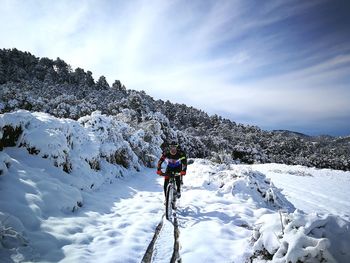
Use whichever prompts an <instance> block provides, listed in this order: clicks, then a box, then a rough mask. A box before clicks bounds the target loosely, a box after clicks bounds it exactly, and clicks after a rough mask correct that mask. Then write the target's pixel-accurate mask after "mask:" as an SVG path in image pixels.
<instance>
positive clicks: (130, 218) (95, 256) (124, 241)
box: [44, 170, 163, 262]
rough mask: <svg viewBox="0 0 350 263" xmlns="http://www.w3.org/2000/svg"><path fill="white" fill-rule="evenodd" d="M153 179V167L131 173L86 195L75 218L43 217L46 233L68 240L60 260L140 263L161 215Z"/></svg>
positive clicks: (154, 179)
mask: <svg viewBox="0 0 350 263" xmlns="http://www.w3.org/2000/svg"><path fill="white" fill-rule="evenodd" d="M156 179H157V177H156V176H155V175H154V170H145V171H143V172H141V173H136V174H134V175H130V176H128V177H127V178H124V179H123V178H122V179H120V182H116V183H115V184H113V185H109V186H105V187H102V188H101V189H100V190H99V193H98V194H96V193H93V194H92V195H91V196H89V197H88V196H86V197H85V203H86V206H85V207H84V208H83V209H82V210H81V212H80V213H79V214H78V215H77V216H76V217H74V218H66V219H62V218H49V219H48V220H46V221H45V224H44V227H45V226H46V229H47V231H48V232H49V233H51V234H52V235H54V236H58V237H60V238H63V237H64V236H69V237H70V239H71V242H72V244H68V245H66V246H64V247H63V249H62V250H63V251H62V252H63V253H64V255H65V257H64V258H63V259H62V262H79V261H80V262H81V261H84V262H140V259H141V258H142V256H143V254H144V252H145V251H146V248H147V245H148V243H149V241H150V240H151V239H152V236H153V232H154V231H155V227H156V226H157V224H158V223H159V219H160V218H161V217H162V214H163V201H162V197H163V193H162V188H161V187H160V186H159V182H158V181H157V180H156ZM96 208H97V210H96Z"/></svg>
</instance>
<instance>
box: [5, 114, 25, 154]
mask: <svg viewBox="0 0 350 263" xmlns="http://www.w3.org/2000/svg"><path fill="white" fill-rule="evenodd" d="M0 129H1V130H0V149H2V148H4V147H11V146H16V143H17V140H18V137H19V136H20V135H21V134H22V129H21V126H15V127H13V126H11V125H2V124H1V121H0Z"/></svg>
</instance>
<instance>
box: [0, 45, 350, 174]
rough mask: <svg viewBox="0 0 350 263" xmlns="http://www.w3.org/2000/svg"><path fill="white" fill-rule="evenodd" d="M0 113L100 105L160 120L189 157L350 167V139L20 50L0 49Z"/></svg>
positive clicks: (73, 112)
mask: <svg viewBox="0 0 350 263" xmlns="http://www.w3.org/2000/svg"><path fill="white" fill-rule="evenodd" d="M0 87H1V90H0V113H4V112H10V111H14V110H16V109H26V110H30V111H42V112H47V113H50V114H52V115H54V116H56V117H61V118H71V119H75V120H77V119H78V118H80V117H82V116H85V115H89V114H91V113H92V112H94V111H96V110H99V111H101V112H102V114H107V115H112V116H118V118H120V119H121V120H122V121H124V122H126V123H128V124H129V125H132V126H134V127H140V126H142V123H144V122H147V121H150V120H156V121H157V122H159V124H160V126H161V129H162V132H163V134H162V139H163V140H164V141H170V140H177V141H179V143H181V145H182V146H183V147H184V148H185V150H186V151H187V152H188V154H189V155H190V156H191V157H201V158H203V157H206V158H211V159H212V160H215V161H217V162H244V163H266V162H277V163H285V164H301V165H306V166H315V167H319V168H333V169H341V170H350V158H349V157H350V137H345V138H342V137H331V136H322V137H311V136H306V135H303V134H298V133H293V132H288V131H275V132H268V131H263V130H261V129H260V128H259V127H256V126H250V125H242V124H237V123H235V122H233V121H231V120H228V119H225V118H222V117H220V116H217V115H213V116H209V115H208V114H207V113H205V112H204V111H202V110H198V109H195V108H193V107H188V106H186V105H184V104H174V103H171V102H170V101H162V100H154V99H153V98H152V97H151V96H149V95H147V94H146V93H145V92H144V91H135V90H128V89H126V88H125V86H124V85H123V84H122V83H121V82H120V81H119V80H116V81H115V82H114V83H113V85H112V86H110V85H109V84H108V83H107V81H106V78H105V77H104V76H101V77H100V78H99V79H98V81H96V82H95V81H94V79H93V78H92V73H91V72H90V71H86V72H85V71H84V70H83V69H81V68H77V69H75V70H73V69H72V68H71V66H70V65H68V64H67V63H66V62H64V61H63V60H62V59H60V58H57V59H56V60H51V59H49V58H37V57H35V56H34V55H32V54H30V53H28V52H21V51H19V50H17V49H12V50H8V49H2V50H0Z"/></svg>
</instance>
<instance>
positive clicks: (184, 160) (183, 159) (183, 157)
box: [180, 153, 187, 174]
mask: <svg viewBox="0 0 350 263" xmlns="http://www.w3.org/2000/svg"><path fill="white" fill-rule="evenodd" d="M180 160H181V165H182V169H181V172H183V173H185V174H186V170H187V157H186V154H185V153H182V154H181V157H180Z"/></svg>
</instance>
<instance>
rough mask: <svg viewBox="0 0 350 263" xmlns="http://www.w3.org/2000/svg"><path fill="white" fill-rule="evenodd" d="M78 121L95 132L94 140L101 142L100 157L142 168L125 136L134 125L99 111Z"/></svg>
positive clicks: (88, 129) (110, 161) (127, 166)
mask: <svg viewBox="0 0 350 263" xmlns="http://www.w3.org/2000/svg"><path fill="white" fill-rule="evenodd" d="M78 122H79V123H80V124H81V125H83V126H84V128H85V129H87V131H89V132H90V134H93V137H94V140H95V141H97V142H98V144H99V153H100V157H102V158H105V159H106V160H107V161H108V162H109V163H112V164H120V165H122V166H124V167H126V168H130V167H133V168H135V169H140V164H139V162H138V158H137V156H136V154H135V153H134V152H133V150H132V148H131V147H130V145H129V143H128V142H127V141H126V140H125V138H124V136H123V135H125V136H126V134H129V133H130V132H131V130H133V128H132V127H130V126H129V125H127V124H126V123H123V122H120V121H118V120H116V119H115V118H113V117H111V116H107V115H103V114H101V112H99V111H96V112H93V113H92V114H91V115H89V116H85V117H82V118H80V119H79V120H78ZM126 137H128V136H126Z"/></svg>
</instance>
